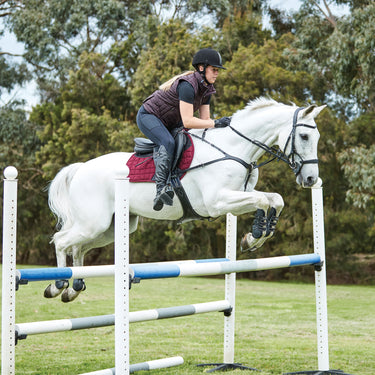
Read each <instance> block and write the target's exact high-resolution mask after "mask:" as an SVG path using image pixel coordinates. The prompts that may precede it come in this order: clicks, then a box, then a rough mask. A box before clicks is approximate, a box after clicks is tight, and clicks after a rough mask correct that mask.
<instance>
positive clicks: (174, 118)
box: [143, 72, 216, 130]
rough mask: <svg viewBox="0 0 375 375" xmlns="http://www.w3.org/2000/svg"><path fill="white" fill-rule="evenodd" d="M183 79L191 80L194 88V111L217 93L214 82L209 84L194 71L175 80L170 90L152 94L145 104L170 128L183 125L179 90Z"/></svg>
mask: <svg viewBox="0 0 375 375" xmlns="http://www.w3.org/2000/svg"><path fill="white" fill-rule="evenodd" d="M181 81H187V82H189V83H190V84H191V85H192V86H193V88H194V94H195V96H194V103H193V108H194V112H195V111H197V110H198V109H199V107H200V106H201V105H202V103H204V102H205V101H206V100H207V98H208V97H209V96H210V95H211V94H215V93H216V90H215V88H214V86H213V85H212V84H207V83H206V82H205V81H204V80H203V78H202V76H201V75H200V73H198V72H194V73H193V74H189V75H186V76H182V77H180V78H178V79H177V80H176V81H175V82H173V84H172V86H171V87H170V89H169V90H167V91H163V90H157V91H155V92H154V93H153V94H151V95H150V96H149V97H148V98H147V99H145V100H144V102H143V106H144V108H145V110H146V111H147V112H149V113H151V114H153V115H155V116H156V117H158V118H159V119H160V120H161V121H162V122H163V124H164V125H165V126H166V127H167V128H168V129H169V130H171V129H173V128H176V127H179V126H181V125H182V119H181V114H180V108H179V98H178V92H177V86H178V84H179V82H181Z"/></svg>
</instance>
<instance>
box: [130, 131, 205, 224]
mask: <svg viewBox="0 0 375 375" xmlns="http://www.w3.org/2000/svg"><path fill="white" fill-rule="evenodd" d="M172 135H173V137H174V139H175V152H174V157H173V161H172V168H171V179H170V181H171V185H172V187H173V190H174V191H175V193H176V195H177V197H178V198H179V200H180V203H181V205H182V208H183V216H182V217H181V218H180V219H179V220H178V222H179V223H181V222H184V221H188V220H195V219H206V218H205V217H202V216H200V215H199V214H197V213H196V212H195V211H194V209H193V207H192V206H191V204H190V201H189V198H188V197H187V195H186V192H185V189H184V188H183V186H182V185H181V179H182V178H183V177H184V176H185V174H186V172H187V170H188V169H189V167H190V164H191V161H192V160H193V156H194V144H193V141H192V139H191V136H190V134H189V133H188V132H187V131H186V130H184V128H178V129H175V130H174V131H173V132H172ZM134 142H135V146H134V154H133V155H132V156H131V157H130V159H129V160H128V162H127V163H126V164H127V166H128V167H129V170H130V173H129V179H130V182H152V181H154V175H155V164H154V159H153V149H154V147H156V146H157V145H156V144H155V143H154V142H152V141H151V140H149V139H147V138H135V139H134Z"/></svg>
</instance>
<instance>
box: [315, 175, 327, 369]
mask: <svg viewBox="0 0 375 375" xmlns="http://www.w3.org/2000/svg"><path fill="white" fill-rule="evenodd" d="M311 198H312V216H313V230H314V252H315V253H316V254H319V255H320V259H321V261H322V262H323V264H322V267H321V269H320V270H316V271H315V294H316V323H317V339H318V367H319V371H328V370H329V350H328V313H327V281H326V264H325V242H324V211H323V188H322V180H321V179H320V178H319V180H318V182H317V183H316V184H315V185H314V186H313V187H312V189H311Z"/></svg>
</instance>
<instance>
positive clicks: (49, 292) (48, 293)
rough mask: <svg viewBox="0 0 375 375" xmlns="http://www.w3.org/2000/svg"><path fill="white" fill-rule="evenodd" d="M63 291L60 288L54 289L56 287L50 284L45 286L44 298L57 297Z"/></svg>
mask: <svg viewBox="0 0 375 375" xmlns="http://www.w3.org/2000/svg"><path fill="white" fill-rule="evenodd" d="M63 290H64V289H63V288H61V289H58V288H56V286H55V285H54V284H50V285H48V286H47V288H46V289H45V290H44V297H45V298H55V297H57V296H58V295H59V294H61V292H62V291H63Z"/></svg>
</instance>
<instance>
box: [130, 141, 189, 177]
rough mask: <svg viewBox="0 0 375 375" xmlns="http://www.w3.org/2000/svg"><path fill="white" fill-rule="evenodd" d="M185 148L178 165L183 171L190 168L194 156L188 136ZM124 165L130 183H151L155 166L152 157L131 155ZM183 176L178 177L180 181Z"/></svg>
mask: <svg viewBox="0 0 375 375" xmlns="http://www.w3.org/2000/svg"><path fill="white" fill-rule="evenodd" d="M186 135H187V137H188V138H189V141H188V145H187V148H186V149H184V151H183V153H182V157H181V160H180V162H179V164H178V169H180V170H184V169H187V168H189V167H190V164H191V161H192V160H193V156H194V145H193V141H192V139H191V136H190V135H189V134H186ZM126 165H127V166H128V168H129V180H130V182H152V181H154V178H153V177H154V175H155V164H154V159H153V157H152V156H150V155H149V156H138V155H137V154H133V155H132V156H131V157H130V159H129V160H128V162H127V163H126ZM184 176H185V173H184V174H182V175H181V176H180V179H182V177H184Z"/></svg>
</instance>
